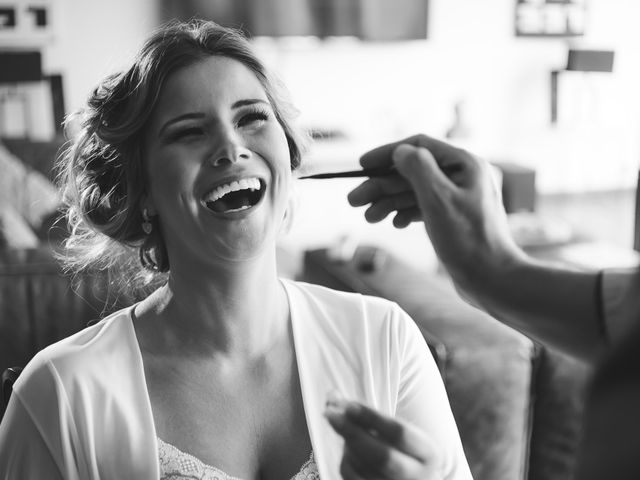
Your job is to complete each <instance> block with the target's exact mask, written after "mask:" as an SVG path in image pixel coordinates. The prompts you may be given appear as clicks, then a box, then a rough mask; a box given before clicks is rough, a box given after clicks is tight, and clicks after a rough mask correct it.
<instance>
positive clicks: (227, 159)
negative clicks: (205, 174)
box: [211, 136, 251, 167]
mask: <svg viewBox="0 0 640 480" xmlns="http://www.w3.org/2000/svg"><path fill="white" fill-rule="evenodd" d="M221 140H222V143H220V144H219V145H218V147H217V148H216V149H215V151H214V153H213V156H212V157H211V161H212V164H213V166H215V167H221V166H224V165H229V164H233V163H236V162H237V161H239V160H247V159H249V157H251V151H250V150H249V149H248V148H246V147H245V146H244V145H242V143H241V142H240V141H239V139H236V138H232V137H230V136H229V137H226V138H224V139H221Z"/></svg>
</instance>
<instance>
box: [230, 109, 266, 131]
mask: <svg viewBox="0 0 640 480" xmlns="http://www.w3.org/2000/svg"><path fill="white" fill-rule="evenodd" d="M267 120H269V112H268V111H267V110H265V109H262V108H254V109H253V110H249V111H247V112H246V113H243V114H242V115H241V116H240V118H239V119H238V122H237V126H238V127H239V128H242V127H259V126H261V125H262V124H263V123H264V122H266V121H267Z"/></svg>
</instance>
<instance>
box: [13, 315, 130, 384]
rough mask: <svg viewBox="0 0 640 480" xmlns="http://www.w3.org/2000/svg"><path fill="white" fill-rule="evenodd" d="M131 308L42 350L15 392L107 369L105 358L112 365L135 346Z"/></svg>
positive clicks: (25, 370)
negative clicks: (132, 335) (125, 351)
mask: <svg viewBox="0 0 640 480" xmlns="http://www.w3.org/2000/svg"><path fill="white" fill-rule="evenodd" d="M130 309H131V307H127V308H124V309H122V310H119V311H117V312H115V313H113V314H111V315H109V316H108V317H106V318H104V319H102V320H100V321H99V322H97V323H95V324H93V325H91V326H88V327H86V328H84V329H82V330H80V331H79V332H77V333H75V334H73V335H71V336H69V337H66V338H64V339H62V340H59V341H58V342H55V343H53V344H51V345H49V346H47V347H45V348H44V349H42V350H41V351H39V352H38V353H37V354H36V355H35V356H34V357H33V358H32V359H31V360H30V361H29V363H28V364H27V365H26V366H25V368H24V370H23V371H22V373H21V374H20V377H19V378H18V380H17V381H16V384H15V386H14V389H16V390H18V391H19V390H21V389H26V390H28V389H29V385H39V384H47V383H50V382H51V381H54V382H63V383H68V381H70V378H71V377H77V376H79V375H83V374H84V373H86V372H88V371H92V370H94V371H97V370H99V369H102V368H104V367H105V355H109V358H110V362H111V361H112V360H113V359H116V358H118V353H119V351H120V350H126V349H128V348H129V346H130V345H131V342H128V341H127V338H130V337H131V334H132V332H133V328H132V326H131V320H130V319H131V317H130ZM134 335H135V334H134ZM133 340H135V338H134V339H133ZM114 354H115V355H114ZM125 357H126V356H125Z"/></svg>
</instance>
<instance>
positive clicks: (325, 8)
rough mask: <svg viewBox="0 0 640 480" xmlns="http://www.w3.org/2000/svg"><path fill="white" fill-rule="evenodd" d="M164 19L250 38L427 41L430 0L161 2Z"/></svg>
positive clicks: (191, 0) (226, 0)
mask: <svg viewBox="0 0 640 480" xmlns="http://www.w3.org/2000/svg"><path fill="white" fill-rule="evenodd" d="M163 2H164V4H163V9H162V11H163V12H164V14H165V16H166V19H170V18H178V19H181V20H187V19H189V18H193V17H198V18H205V19H209V20H214V21H216V22H218V23H220V24H222V25H227V26H233V27H239V28H241V29H242V30H244V31H245V32H246V33H247V34H249V35H251V36H267V37H284V36H315V37H320V38H325V37H333V36H338V37H340V36H352V37H357V38H360V39H362V40H367V41H396V40H419V39H425V38H427V30H428V29H427V27H428V10H429V0H163Z"/></svg>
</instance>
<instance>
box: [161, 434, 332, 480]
mask: <svg viewBox="0 0 640 480" xmlns="http://www.w3.org/2000/svg"><path fill="white" fill-rule="evenodd" d="M158 456H159V459H160V480H242V479H240V478H238V477H232V476H231V475H227V474H226V473H224V472H223V471H222V470H220V469H218V468H216V467H212V466H211V465H207V464H205V463H203V462H202V461H200V460H199V459H197V458H196V457H194V456H193V455H189V454H188V453H185V452H183V451H182V450H179V449H178V448H176V447H174V446H173V445H171V444H169V443H166V442H164V441H162V440H161V439H160V438H158ZM290 480H320V475H319V474H318V466H317V465H316V461H315V459H314V457H313V451H311V454H310V455H309V460H307V461H306V462H305V463H304V464H303V465H302V467H301V468H300V470H299V471H298V473H296V474H295V475H294V476H293V477H291V479H290Z"/></svg>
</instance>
